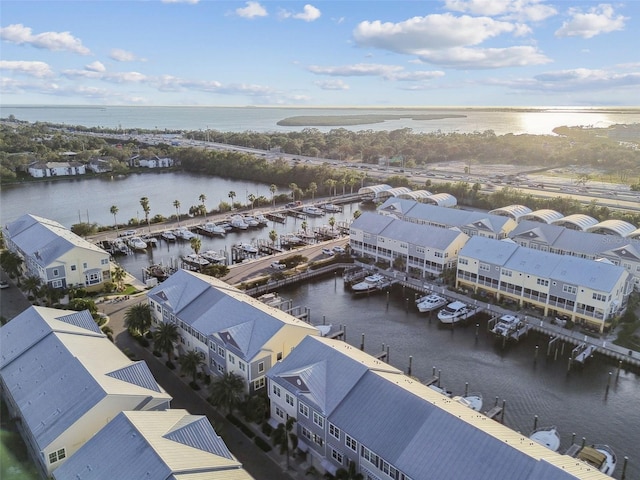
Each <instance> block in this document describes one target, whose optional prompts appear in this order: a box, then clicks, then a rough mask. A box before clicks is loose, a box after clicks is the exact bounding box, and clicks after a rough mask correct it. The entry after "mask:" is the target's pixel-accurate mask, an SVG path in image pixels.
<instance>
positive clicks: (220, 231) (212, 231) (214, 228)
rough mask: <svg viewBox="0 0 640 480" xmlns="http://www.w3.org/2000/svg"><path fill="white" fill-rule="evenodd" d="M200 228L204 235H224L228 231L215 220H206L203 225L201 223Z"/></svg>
mask: <svg viewBox="0 0 640 480" xmlns="http://www.w3.org/2000/svg"><path fill="white" fill-rule="evenodd" d="M198 229H199V230H200V232H201V233H202V234H204V235H209V236H211V235H224V234H226V233H227V231H226V230H225V229H224V228H223V227H221V226H220V225H216V224H215V223H213V222H206V223H203V224H202V225H200V226H199V227H198Z"/></svg>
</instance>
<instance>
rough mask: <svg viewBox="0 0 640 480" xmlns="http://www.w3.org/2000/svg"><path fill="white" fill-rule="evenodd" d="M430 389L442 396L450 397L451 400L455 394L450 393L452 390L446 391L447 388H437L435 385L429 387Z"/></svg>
mask: <svg viewBox="0 0 640 480" xmlns="http://www.w3.org/2000/svg"><path fill="white" fill-rule="evenodd" d="M429 388H430V389H431V390H433V391H435V392H438V393H440V394H442V395H444V396H445V397H449V398H451V396H452V395H453V393H451V391H450V390H447V389H445V388H442V387H439V386H437V385H435V384H433V385H429Z"/></svg>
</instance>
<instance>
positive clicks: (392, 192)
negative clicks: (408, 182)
mask: <svg viewBox="0 0 640 480" xmlns="http://www.w3.org/2000/svg"><path fill="white" fill-rule="evenodd" d="M409 192H411V189H410V188H409V187H395V188H389V189H387V190H383V191H382V192H380V193H378V198H381V199H382V198H389V197H398V196H400V195H402V194H405V193H409Z"/></svg>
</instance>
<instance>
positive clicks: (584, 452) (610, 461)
mask: <svg viewBox="0 0 640 480" xmlns="http://www.w3.org/2000/svg"><path fill="white" fill-rule="evenodd" d="M567 455H569V456H570V457H573V458H577V459H578V460H581V461H583V462H585V463H587V464H589V465H591V466H592V467H595V468H597V469H598V470H600V472H602V473H604V474H605V475H609V476H610V477H611V476H613V472H614V471H615V469H616V464H617V462H618V460H617V458H616V454H615V453H614V452H613V450H612V449H611V447H610V446H609V445H590V446H584V447H582V446H580V445H572V446H571V447H570V448H569V450H568V451H567Z"/></svg>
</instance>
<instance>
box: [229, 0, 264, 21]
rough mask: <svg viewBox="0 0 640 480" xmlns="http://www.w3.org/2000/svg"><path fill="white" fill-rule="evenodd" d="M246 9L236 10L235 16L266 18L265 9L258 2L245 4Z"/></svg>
mask: <svg viewBox="0 0 640 480" xmlns="http://www.w3.org/2000/svg"><path fill="white" fill-rule="evenodd" d="M246 5H247V6H246V7H244V8H236V15H238V16H239V17H243V18H255V17H266V16H267V15H268V13H267V9H266V8H264V7H263V6H262V5H260V3H258V2H247V3H246Z"/></svg>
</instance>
